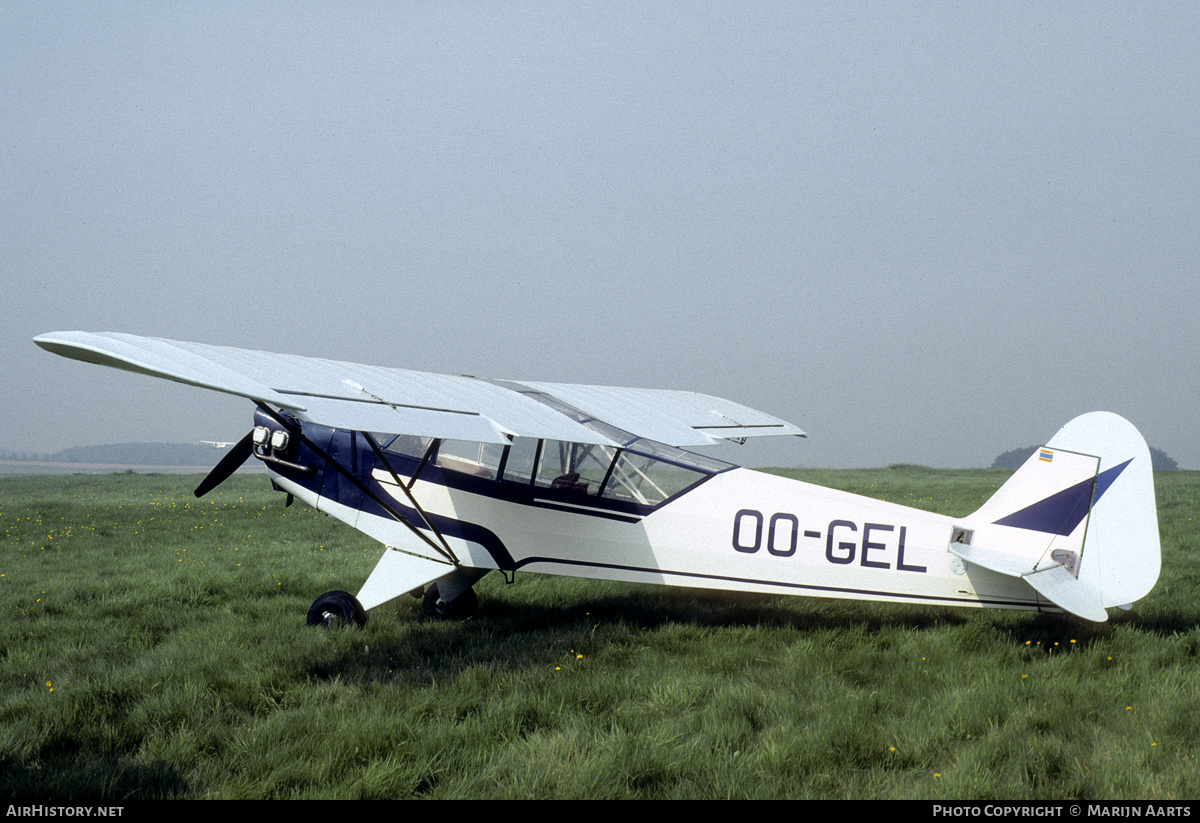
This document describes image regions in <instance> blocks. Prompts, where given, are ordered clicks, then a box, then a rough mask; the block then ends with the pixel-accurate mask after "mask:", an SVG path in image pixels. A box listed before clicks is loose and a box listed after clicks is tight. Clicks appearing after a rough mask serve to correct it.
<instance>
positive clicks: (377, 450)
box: [362, 432, 458, 563]
mask: <svg viewBox="0 0 1200 823" xmlns="http://www.w3.org/2000/svg"><path fill="white" fill-rule="evenodd" d="M362 436H363V437H365V438H366V439H367V443H369V444H370V445H371V448H372V449H373V450H374V452H375V456H376V457H378V458H379V462H381V463H383V465H384V467H385V468H386V469H387V470H388V472H389V473H391V475H392V479H393V480H395V481H396V485H397V486H399V487H400V488H401V489H402V490H403V491H404V496H405V497H407V498H408V502H409V503H412V507H413V508H414V509H416V511H417V514H419V515H420V516H421V519H422V520H423V521H425V525H426V526H428V527H429V530H430V531H432V532H433V533H434V534H436V535H437V539H438V540H439V541H441V544H442V546H443V547H444V548H445V549H446V554H448V555H449V556H450V557H454V550H453V549H451V548H450V544H449V543H447V542H446V538H445V537H443V536H442V533H441V532H440V531H438V528H437V526H435V525H433V521H432V520H430V519H429V516H428V515H426V514H425V510H424V509H422V508H421V504H420V503H418V502H417V498H415V497H413V493H412V492H411V491H410V490H409V488H408V486H405V485H404V482H403V481H402V480H401V479H400V475H398V474H396V470H395V469H393V468H392V464H391V463H390V462H388V459H387V458H386V457H384V454H383V449H381V448H379V444H378V443H376V442H375V438H374V437H372V436H371V433H370V432H362ZM426 455H428V452H426ZM422 465H424V464H422ZM418 473H419V470H418V472H414V473H413V480H414V481H415V480H416V479H417V474H418ZM409 525H410V526H411V525H412V524H411V523H410V524H409ZM455 562H456V563H457V562H458V561H457V560H456V561H455Z"/></svg>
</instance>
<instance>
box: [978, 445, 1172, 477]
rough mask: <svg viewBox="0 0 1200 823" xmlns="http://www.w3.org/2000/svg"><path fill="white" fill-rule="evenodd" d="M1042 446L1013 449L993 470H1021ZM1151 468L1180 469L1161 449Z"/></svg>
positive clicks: (1152, 458)
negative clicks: (1030, 456)
mask: <svg viewBox="0 0 1200 823" xmlns="http://www.w3.org/2000/svg"><path fill="white" fill-rule="evenodd" d="M1040 448H1041V446H1025V447H1023V448H1020V449H1012V450H1010V451H1006V452H1005V453H1004V454H1002V455H1000V456H999V457H997V458H996V459H995V460H993V461H992V468H993V469H1019V468H1021V466H1022V465H1023V464H1024V463H1025V461H1026V460H1028V459H1029V455H1031V454H1033V453H1034V452H1035V451H1037V450H1038V449H1040ZM1150 466H1151V468H1153V469H1154V471H1156V472H1161V471H1175V470H1176V469H1178V468H1179V464H1178V463H1176V462H1175V461H1174V460H1172V459H1171V458H1170V457H1167V454H1166V452H1164V451H1162V450H1161V449H1155V448H1151V449H1150Z"/></svg>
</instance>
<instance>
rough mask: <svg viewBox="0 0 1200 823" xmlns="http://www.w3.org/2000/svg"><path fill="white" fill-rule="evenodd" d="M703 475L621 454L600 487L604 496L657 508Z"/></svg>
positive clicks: (703, 475)
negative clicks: (609, 476)
mask: <svg viewBox="0 0 1200 823" xmlns="http://www.w3.org/2000/svg"><path fill="white" fill-rule="evenodd" d="M706 476H708V473H707V472H701V471H696V470H695V469H689V468H686V467H684V466H678V465H675V464H674V463H666V462H663V461H661V460H655V459H654V458H653V457H649V456H647V455H644V454H636V453H634V452H622V453H621V457H620V458H619V459H618V460H617V465H616V466H614V467H613V473H612V477H611V478H610V479H609V481H608V485H606V486H605V487H604V496H605V497H611V498H612V499H614V500H630V501H633V502H635V503H640V504H642V505H643V506H657V505H658V504H659V503H661V502H663V501H664V500H666V499H667V498H669V497H672V496H674V495H676V494H678V493H679V492H681V491H683V490H684V489H686V488H688V487H689V486H692V485H694V484H695V483H698V482H700V481H701V480H702V479H704V478H705V477H706Z"/></svg>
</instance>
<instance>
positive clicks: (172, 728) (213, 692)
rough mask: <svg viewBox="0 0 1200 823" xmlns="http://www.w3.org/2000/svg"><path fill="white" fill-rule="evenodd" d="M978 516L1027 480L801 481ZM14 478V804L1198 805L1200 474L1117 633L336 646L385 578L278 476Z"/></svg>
mask: <svg viewBox="0 0 1200 823" xmlns="http://www.w3.org/2000/svg"><path fill="white" fill-rule="evenodd" d="M788 474H791V475H793V476H799V477H801V478H802V479H805V480H809V481H812V482H817V483H821V484H823V485H831V486H835V487H837V488H843V489H846V490H848V491H853V492H857V493H861V494H867V495H870V496H874V497H878V498H881V499H887V500H892V501H895V502H899V503H904V504H907V505H913V506H918V507H920V508H925V509H931V510H935V511H940V512H944V513H947V514H952V515H954V514H965V513H967V512H969V511H971V510H973V509H974V508H975V507H976V506H977V505H978V504H979V503H980V502H982V501H983V500H984V499H986V498H987V497H988V496H989V495H990V494H991V492H992V491H993V490H994V489H995V487H997V486H998V485H999V484H1000V483H1001V482H1002V481H1003V480H1004V478H1005V477H1007V473H1006V472H1002V471H991V470H984V471H940V470H939V471H934V470H929V469H923V468H920V467H913V466H898V467H893V468H891V469H883V470H873V471H809V472H788ZM197 480H198V478H196V477H174V476H164V475H108V476H95V475H91V476H79V475H76V476H69V477H22V478H0V532H2V534H3V541H2V542H0V575H3V576H0V684H2V685H0V795H3V796H6V797H9V798H16V799H38V798H55V799H74V800H88V799H92V800H112V801H116V800H127V799H133V798H291V797H296V798H303V797H322V798H368V797H389V798H390V797H394V798H401V797H430V798H454V797H512V798H522V797H539V798H542V797H611V798H670V797H689V798H690V797H714V798H715V797H739V798H740V797H795V798H929V799H937V798H945V799H955V798H961V799H969V798H1005V799H1045V798H1052V799H1062V798H1075V799H1081V800H1082V799H1134V798H1137V799H1150V798H1153V799H1178V798H1194V797H1196V796H1197V795H1200V778H1198V777H1197V773H1198V769H1197V763H1196V755H1195V743H1196V740H1197V739H1200V659H1198V655H1200V628H1197V626H1198V625H1200V603H1197V600H1196V597H1195V593H1196V591H1197V582H1198V581H1197V575H1198V574H1200V572H1197V571H1196V570H1195V560H1196V558H1197V554H1198V550H1200V546H1198V545H1197V536H1196V531H1197V530H1196V519H1197V517H1200V473H1194V472H1171V473H1160V474H1158V475H1157V476H1156V484H1157V492H1158V504H1159V512H1160V529H1161V534H1162V540H1163V559H1164V563H1163V574H1162V577H1161V579H1160V581H1159V584H1158V587H1157V588H1156V589H1155V591H1154V592H1153V593H1152V594H1151V595H1150V596H1149V597H1147V598H1146V599H1145V600H1143V601H1142V602H1140V603H1138V604H1137V607H1136V608H1135V610H1134V611H1132V612H1128V613H1124V612H1114V613H1113V615H1112V618H1111V619H1110V621H1109V623H1107V624H1103V625H1092V624H1086V623H1081V622H1074V621H1069V620H1064V619H1061V618H1056V617H1050V616H1039V615H1035V614H1029V613H1018V612H1001V611H979V610H970V609H964V610H950V609H940V608H923V607H914V606H893V605H885V604H875V603H856V602H852V601H823V600H814V599H800V598H775V597H765V596H757V595H744V594H732V593H720V592H701V591H695V590H685V589H670V588H654V587H643V586H632V585H622V584H615V583H598V582H589V581H580V580H572V579H566V578H551V577H537V576H532V575H518V577H517V582H516V583H515V584H513V585H505V583H504V581H503V579H501V578H500V577H498V576H496V575H492V576H489V577H488V578H486V579H485V580H484V581H483V582H482V583H480V584H479V586H478V589H479V592H480V600H481V609H480V613H479V615H478V616H477V617H476V618H475V619H473V620H470V621H466V622H463V623H445V622H437V621H432V620H427V619H424V618H422V617H421V616H420V615H419V610H418V608H417V603H416V601H415V600H411V599H409V598H402V600H401V601H398V602H397V603H396V604H393V605H388V606H384V607H382V608H381V609H379V610H377V611H376V613H375V614H374V615H373V617H372V619H371V621H370V622H369V623H368V625H367V626H366V628H364V629H362V630H356V629H341V630H334V631H316V630H310V629H308V628H307V627H305V626H304V617H305V613H306V612H307V609H308V606H309V604H310V603H311V601H312V599H313V598H314V597H315V596H316V595H318V594H320V593H321V592H322V591H325V590H326V589H331V588H348V589H355V588H356V587H357V586H358V585H360V584H361V582H362V581H363V580H364V579H365V578H366V575H367V574H368V573H369V572H370V569H371V568H372V567H373V566H374V563H375V561H376V559H377V558H378V555H379V553H380V550H379V548H378V547H377V546H376V545H374V544H373V543H372V542H371V541H370V540H367V539H366V538H364V537H362V536H361V535H359V534H358V533H356V532H354V531H353V530H352V529H349V528H347V527H345V526H342V525H340V524H338V523H336V522H334V521H332V520H330V519H327V518H325V517H323V516H321V515H318V514H316V513H314V512H312V511H311V510H309V509H307V508H306V507H304V506H302V505H299V504H297V505H295V506H292V507H291V508H287V509H285V508H284V507H283V505H282V496H281V495H278V494H275V493H273V492H271V491H270V490H269V487H268V484H267V483H266V481H265V480H264V479H262V478H242V477H235V478H233V479H231V480H230V481H228V482H227V483H226V484H224V485H223V486H221V487H220V489H218V490H217V491H216V492H214V493H213V494H211V495H210V496H209V497H207V498H205V499H204V500H202V501H196V500H195V499H194V498H193V497H192V496H191V487H192V486H193V485H194V484H195V482H197Z"/></svg>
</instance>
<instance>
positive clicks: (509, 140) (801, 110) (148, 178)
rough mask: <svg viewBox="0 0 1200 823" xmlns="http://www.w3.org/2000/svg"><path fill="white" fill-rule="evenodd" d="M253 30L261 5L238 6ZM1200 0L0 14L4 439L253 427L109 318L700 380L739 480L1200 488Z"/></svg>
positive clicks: (381, 350) (320, 350)
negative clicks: (149, 367)
mask: <svg viewBox="0 0 1200 823" xmlns="http://www.w3.org/2000/svg"><path fill="white" fill-rule="evenodd" d="M247 6H249V8H247ZM1197 44H1200V6H1197V5H1196V4H1195V3H1191V2H1187V3H1183V2H1178V3H1171V2H1161V3H1135V2H1128V3H1103V2H1101V3H1096V2H1079V3H1072V2H1040V3H1020V2H997V3H984V2H980V3H962V4H950V3H877V2H863V3H855V2H830V3H818V2H808V3H805V2H794V3H743V2H738V3H711V4H706V3H694V2H686V3H669V2H663V3H651V4H646V3H629V4H625V3H576V2H569V3H554V2H538V3H532V2H527V3H495V2H488V3H482V2H481V3H453V2H448V3H440V2H439V3H427V2H412V3H402V2H386V3H385V2H380V3H367V2H363V3H339V4H332V5H331V4H328V3H272V4H267V5H260V4H245V3H221V2H214V3H193V2H179V3H169V2H168V3H163V2H150V3H114V2H99V3H86V2H64V3H55V2H40V1H39V2H14V0H4V1H3V2H0V104H2V107H0V112H3V115H2V116H0V150H2V151H3V166H2V172H0V174H2V175H3V177H2V182H3V193H4V194H3V199H2V200H0V239H2V242H3V256H2V257H0V267H2V269H0V271H2V275H0V276H2V277H3V286H4V293H5V298H6V299H5V305H6V309H5V322H4V324H3V327H2V333H0V347H2V357H0V378H2V381H3V385H4V387H5V389H6V391H5V392H4V397H3V400H2V401H0V403H2V405H0V409H2V410H3V411H2V414H3V417H2V419H3V421H4V427H3V432H2V433H0V447H4V448H13V449H22V450H30V451H39V452H49V451H54V450H57V449H59V448H63V447H65V446H71V445H81V444H95V443H104V442H124V441H131V440H166V441H198V440H201V439H231V438H236V437H239V436H240V435H241V434H243V433H244V432H245V431H246V430H247V429H248V428H249V425H250V413H251V411H252V407H251V405H250V403H249V401H245V400H239V399H236V398H231V397H226V396H223V395H219V394H214V393H211V392H205V391H202V390H199V389H191V388H187V387H184V386H178V385H175V384H172V383H167V382H164V381H157V380H153V379H150V378H145V377H138V376H134V375H128V374H124V373H121V372H117V371H113V370H110V369H101V368H97V367H94V366H87V365H84V364H82V363H76V362H73V361H67V360H63V359H61V358H56V357H54V356H52V355H50V354H49V353H46V352H43V351H42V350H40V349H38V348H37V347H35V346H34V345H33V343H32V342H30V338H32V337H33V336H34V335H36V334H39V333H42V332H47V331H54V330H71V329H82V330H87V331H125V332H131V333H135V334H146V335H153V336H159V337H169V338H174V339H180V340H194V341H199V342H207V343H218V344H227V345H235V346H242V347H246V348H256V349H264V350H269V351H284V352H290V353H296V354H305V355H313V356H323V357H331V358H335V359H342V360H352V361H356V362H365V363H372V364H380V365H394V366H403V367H407V368H415V369H424V370H428V371H444V372H455V373H471V374H478V375H482V376H493V377H504V378H511V379H530V380H532V379H540V380H550V381H565V382H578V383H596V384H610V385H632V386H650V387H663V388H676V389H692V390H696V391H703V392H707V393H710V394H716V395H720V396H724V397H729V398H731V399H734V400H737V401H739V402H742V403H745V404H747V405H750V406H754V407H757V408H761V409H763V410H764V411H768V412H771V413H774V414H777V415H779V416H781V417H784V418H785V419H788V420H790V421H791V422H794V423H796V424H798V425H800V426H801V427H803V428H805V429H806V430H807V431H808V432H809V439H808V440H796V439H794V438H792V439H788V440H787V441H786V442H785V441H782V440H777V441H775V442H773V443H772V442H768V443H765V444H755V445H753V446H747V447H746V448H745V449H742V450H737V449H735V448H734V447H728V448H729V449H730V451H729V452H727V453H726V452H722V453H721V456H725V457H730V458H731V459H735V460H738V459H740V460H742V461H744V462H747V463H749V464H751V465H760V464H764V463H776V464H782V465H813V466H848V467H852V466H879V465H886V464H889V463H895V462H915V463H923V464H926V465H932V466H984V465H988V464H990V462H991V460H992V459H993V458H994V457H995V456H996V455H997V454H999V453H1000V452H1001V451H1004V450H1006V449H1009V448H1013V447H1016V446H1022V445H1029V444H1033V443H1042V442H1045V441H1046V440H1047V439H1049V437H1050V436H1051V435H1052V434H1053V433H1054V432H1055V431H1056V430H1057V429H1058V427H1059V426H1061V425H1062V424H1063V423H1065V422H1066V421H1067V420H1069V419H1070V418H1071V417H1073V416H1075V415H1076V414H1080V413H1083V412H1086V411H1092V410H1096V409H1106V410H1109V411H1115V412H1117V413H1119V414H1122V415H1124V416H1125V417H1127V418H1129V419H1130V420H1132V421H1133V422H1134V423H1135V424H1136V425H1137V426H1138V427H1139V428H1140V429H1141V431H1142V433H1143V434H1144V435H1145V436H1146V438H1147V440H1148V441H1149V442H1150V444H1151V445H1153V446H1156V447H1158V448H1162V449H1164V450H1165V451H1166V452H1167V453H1168V454H1170V455H1171V456H1173V457H1175V458H1176V460H1178V461H1179V463H1180V465H1181V466H1182V467H1184V468H1193V469H1196V468H1200V442H1198V439H1197V438H1196V436H1195V433H1194V428H1195V425H1194V424H1195V419H1196V409H1197V408H1200V390H1198V387H1197V378H1196V376H1195V370H1194V364H1195V362H1196V356H1197V349H1198V348H1200V336H1198V334H1197V318H1200V278H1198V277H1197V271H1196V261H1197V259H1198V258H1200V254H1198V252H1200V231H1198V230H1197V227H1198V226H1200V151H1198V145H1197V140H1198V137H1197V135H1200V105H1198V101H1200V49H1198V45H1197Z"/></svg>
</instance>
